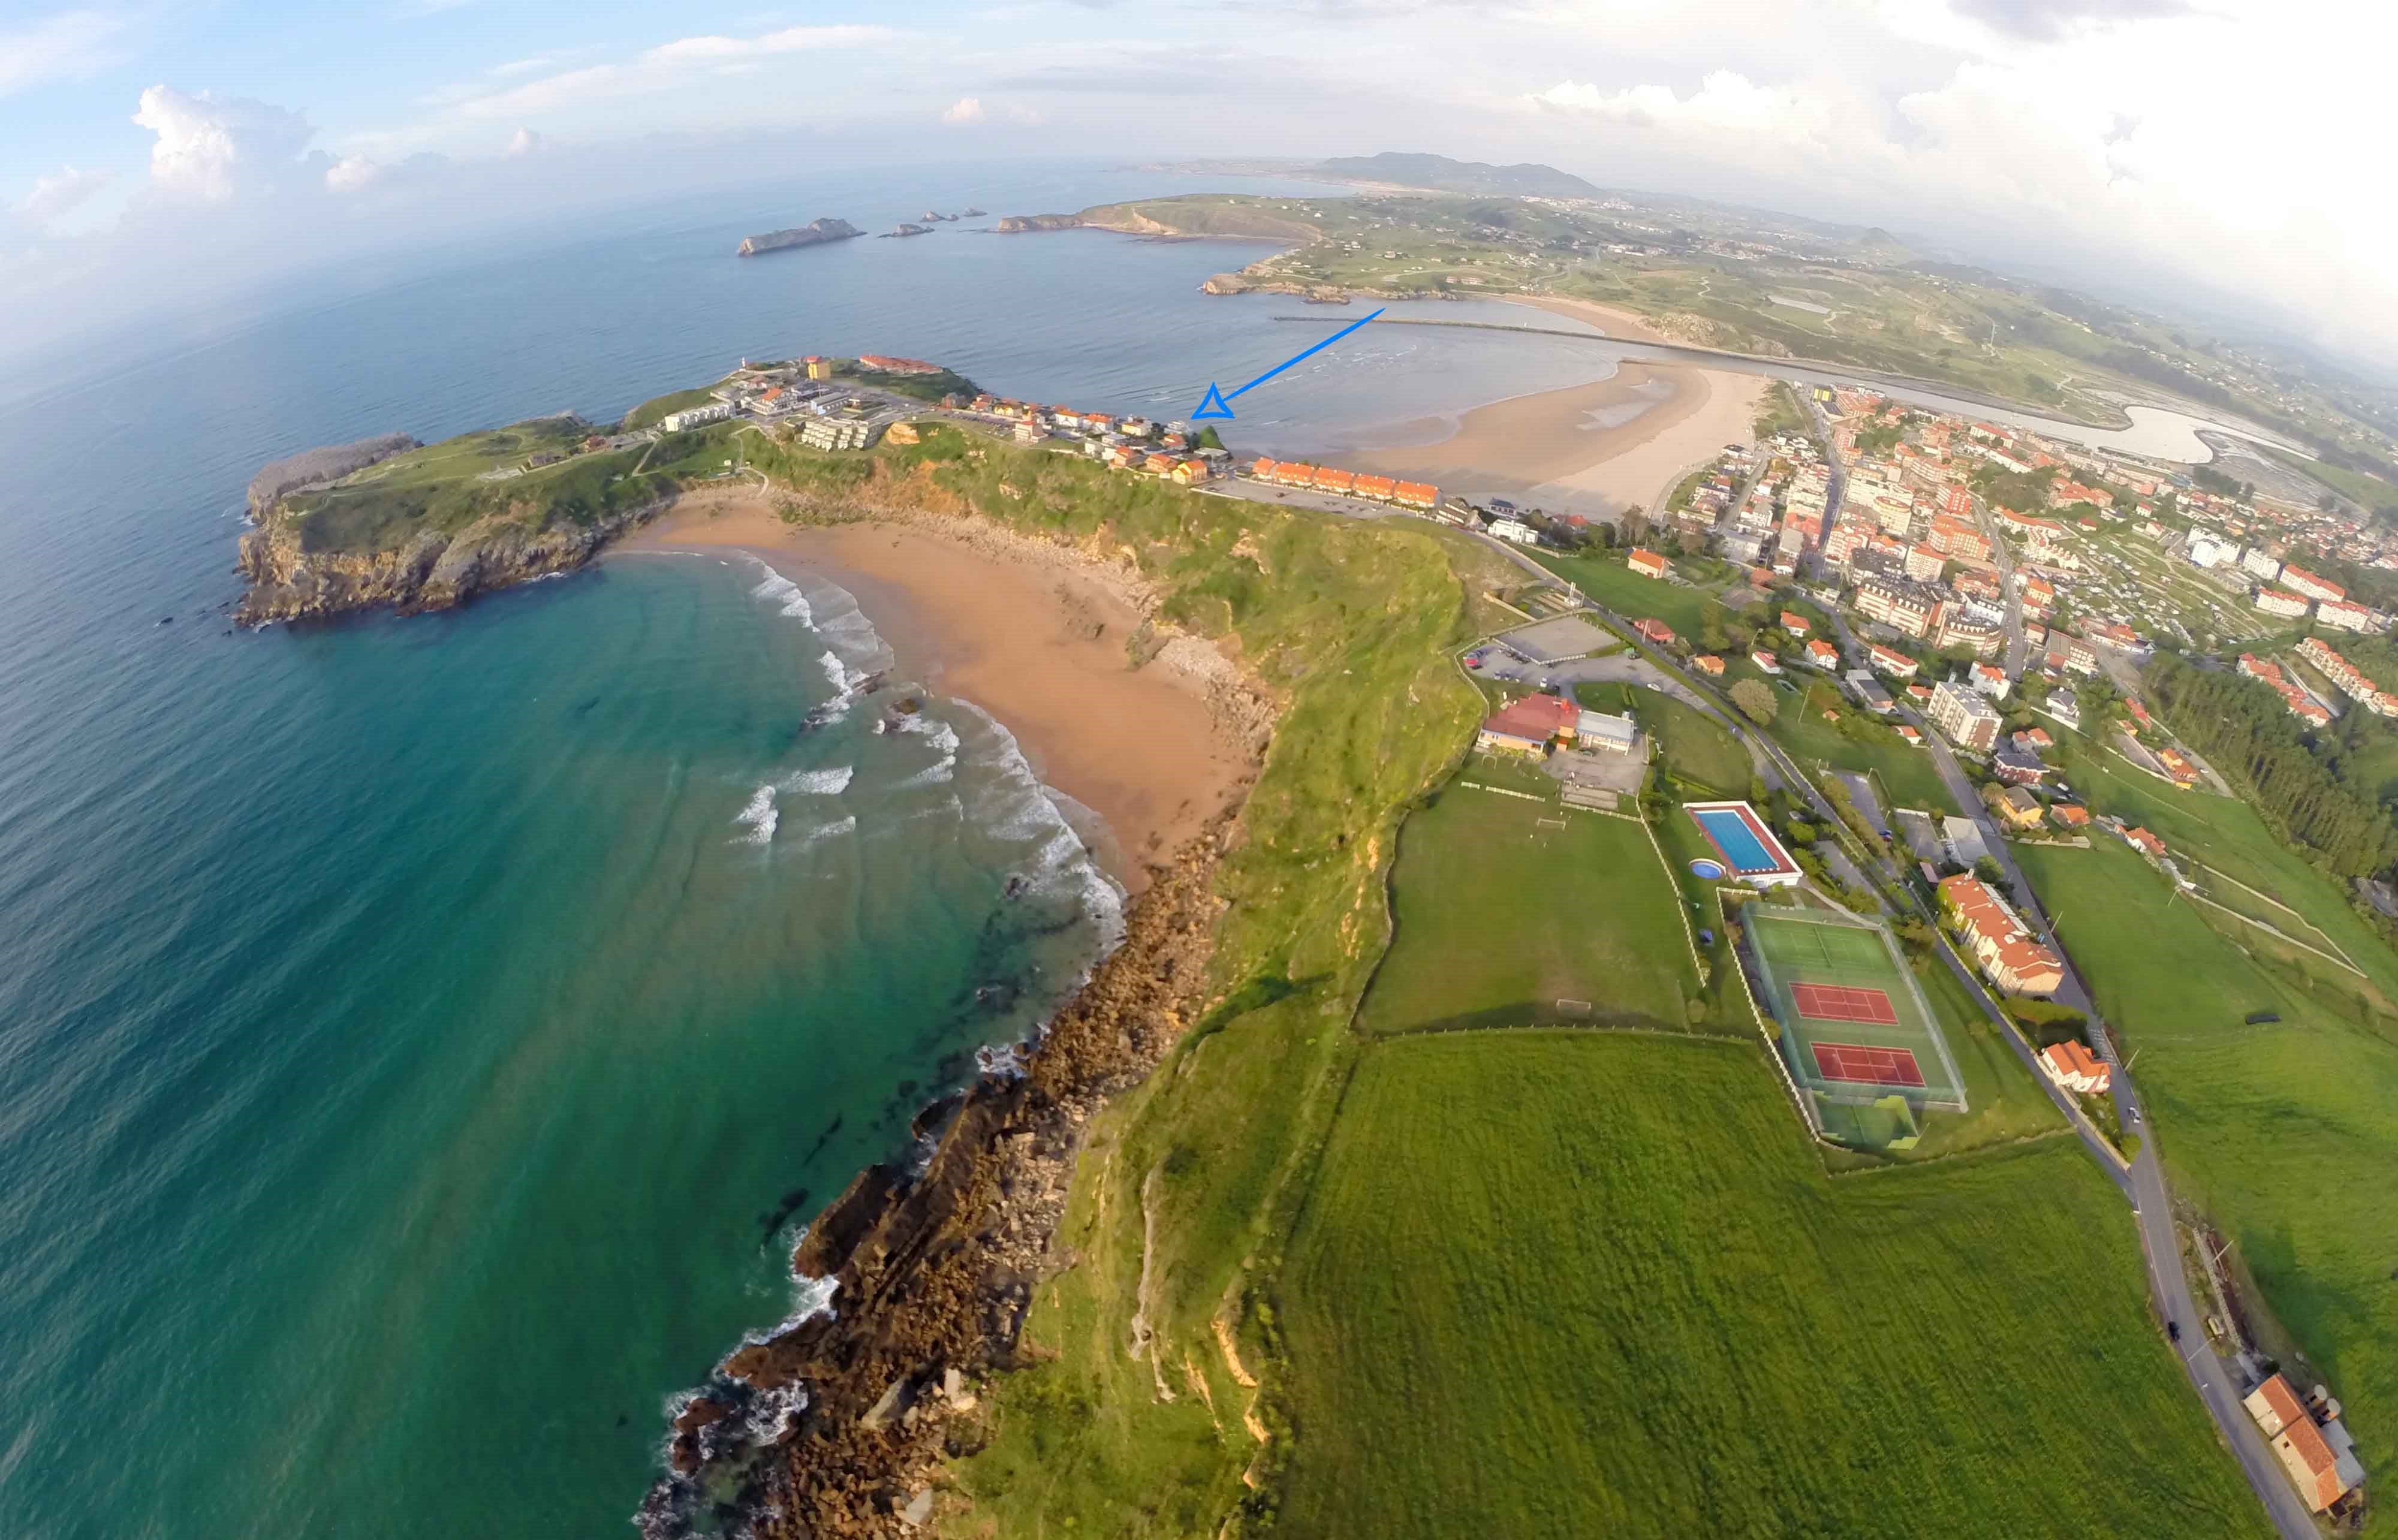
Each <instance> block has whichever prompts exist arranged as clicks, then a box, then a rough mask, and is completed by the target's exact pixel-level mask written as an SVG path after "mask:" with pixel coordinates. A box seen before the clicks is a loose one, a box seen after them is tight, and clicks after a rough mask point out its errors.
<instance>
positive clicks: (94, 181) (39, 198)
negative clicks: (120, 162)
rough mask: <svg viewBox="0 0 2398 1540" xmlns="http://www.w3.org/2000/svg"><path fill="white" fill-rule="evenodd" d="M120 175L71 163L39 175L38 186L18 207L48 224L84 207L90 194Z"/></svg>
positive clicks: (41, 222)
mask: <svg viewBox="0 0 2398 1540" xmlns="http://www.w3.org/2000/svg"><path fill="white" fill-rule="evenodd" d="M115 180H116V179H115V177H114V176H112V175H111V174H110V173H108V172H106V171H78V170H76V169H74V167H72V166H69V167H67V168H65V169H62V170H61V171H59V172H57V173H56V174H54V175H51V176H46V177H35V178H34V190H33V191H32V192H31V193H28V194H27V195H25V201H24V202H22V203H20V204H19V205H17V211H18V212H19V213H20V214H22V215H24V216H25V218H26V219H28V220H30V221H31V222H33V223H35V224H47V223H49V222H50V221H52V220H54V219H59V218H61V217H63V216H64V215H66V214H68V213H70V212H72V211H73V210H74V209H78V208H81V207H82V206H83V204H84V203H85V202H86V200H88V198H90V196H92V195H93V194H94V193H97V192H99V191H100V190H101V188H102V187H105V186H107V185H108V184H109V183H110V182H114V181H115Z"/></svg>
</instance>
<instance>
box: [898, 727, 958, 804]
mask: <svg viewBox="0 0 2398 1540" xmlns="http://www.w3.org/2000/svg"><path fill="white" fill-rule="evenodd" d="M899 730H900V731H901V732H903V733H913V734H915V735H917V736H919V737H922V738H923V739H924V740H925V741H926V742H928V743H930V744H931V745H932V746H933V748H934V749H935V750H937V751H938V752H939V754H940V756H941V757H940V758H939V759H938V760H937V761H936V762H935V763H931V764H928V765H926V766H925V767H924V768H923V769H922V770H919V771H917V772H916V773H915V774H914V775H912V776H909V777H907V778H906V779H905V780H902V781H900V782H899V783H898V785H897V786H896V788H895V790H901V791H905V790H909V789H910V788H913V787H918V786H937V785H939V784H941V783H942V782H944V781H947V780H949V779H950V778H951V777H954V776H956V774H957V773H958V730H957V729H956V728H954V727H952V726H950V724H949V723H946V722H942V721H939V720H938V719H936V718H934V717H929V716H926V715H925V714H924V713H923V712H921V711H919V712H918V713H916V714H915V715H914V716H911V717H902V718H900V719H899Z"/></svg>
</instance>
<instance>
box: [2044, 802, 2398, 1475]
mask: <svg viewBox="0 0 2398 1540" xmlns="http://www.w3.org/2000/svg"><path fill="white" fill-rule="evenodd" d="M2016 855H2017V858H2019V859H2020V860H2021V861H2022V863H2023V866H2024V871H2025V873H2026V875H2027V876H2028V877H2029V878H2030V879H2031V881H2032V883H2033V885H2035V886H2036V887H2038V888H2039V890H2040V892H2041V896H2042V898H2043V899H2044V901H2045V902H2046V903H2047V904H2048V905H2049V907H2050V910H2051V912H2054V913H2057V914H2060V915H2061V917H2062V921H2061V929H2060V935H2061V936H2062V938H2063V939H2064V942H2065V945H2066V948H2067V950H2068V951H2069V952H2072V954H2073V957H2074V961H2075V962H2076V963H2077V964H2078V965H2079V966H2081V969H2082V971H2083V973H2084V974H2085V975H2086V976H2087V978H2088V979H2089V980H2090V984H2091V988H2092V989H2093V990H2095V992H2096V993H2097V999H2098V1006H2099V1009H2100V1010H2101V1011H2102V1012H2103V1013H2104V1014H2105V1016H2106V1017H2107V1019H2108V1021H2109V1022H2111V1023H2112V1024H2113V1025H2114V1027H2115V1029H2116V1031H2117V1033H2118V1034H2119V1036H2120V1039H2121V1042H2122V1047H2123V1048H2124V1050H2125V1051H2126V1052H2134V1051H2136V1052H2137V1053H2138V1054H2139V1056H2140V1057H2139V1071H2138V1073H2139V1080H2140V1086H2141V1087H2142V1089H2143V1090H2144V1091H2145V1092H2146V1094H2147V1101H2148V1106H2149V1118H2150V1121H2151V1123H2152V1124H2153V1126H2154V1131H2155V1136H2156V1138H2157V1139H2158V1141H2159V1153H2160V1154H2161V1155H2162V1156H2163V1157H2164V1159H2165V1161H2166V1163H2167V1165H2168V1166H2169V1167H2170V1168H2171V1169H2172V1170H2173V1172H2174V1175H2175V1178H2176V1183H2177V1185H2178V1186H2179V1187H2180V1188H2181V1190H2182V1191H2183V1192H2184V1193H2185V1194H2186V1196H2190V1197H2192V1198H2194V1199H2196V1200H2197V1201H2198V1202H2200V1203H2201V1204H2203V1206H2204V1208H2205V1209H2207V1210H2208V1212H2209V1213H2210V1214H2211V1215H2212V1217H2213V1218H2214V1219H2215V1220H2216V1223H2218V1224H2219V1225H2220V1226H2221V1227H2222V1229H2223V1231H2224V1233H2225V1234H2226V1235H2227V1236H2230V1237H2231V1238H2232V1239H2233V1240H2234V1241H2235V1242H2236V1243H2237V1244H2238V1246H2239V1248H2240V1251H2241V1254H2242V1256H2243V1259H2244V1260H2245V1262H2246V1263H2247V1265H2248V1267H2249V1270H2250V1272H2251V1273H2252V1274H2253V1275H2254V1276H2255V1277H2256V1279H2257V1282H2258V1284H2259V1285H2260V1286H2261V1287H2262V1288H2263V1290H2265V1294H2266V1297H2267V1301H2268V1303H2269V1304H2270V1307H2271V1310H2272V1312H2273V1314H2275V1315H2276V1316H2278V1317H2279V1318H2280V1320H2281V1322H2282V1324H2283V1326H2285V1327H2286V1328H2287V1329H2288V1330H2289V1331H2290V1332H2291V1333H2292V1335H2293V1336H2294V1337H2295V1339H2296V1341H2297V1344H2298V1345H2299V1346H2300V1347H2302V1348H2303V1349H2304V1350H2305V1352H2306V1353H2307V1355H2308V1357H2309V1358H2310V1359H2312V1360H2313V1362H2314V1363H2315V1364H2316V1365H2317V1366H2318V1367H2319V1369H2320V1371H2322V1373H2323V1375H2324V1379H2325V1381H2326V1383H2328V1384H2329V1385H2331V1386H2332V1388H2333V1390H2334V1391H2335V1393H2337V1395H2338V1396H2340V1397H2341V1398H2343V1399H2344V1400H2345V1401H2347V1403H2348V1405H2349V1409H2350V1417H2349V1425H2350V1426H2351V1428H2352V1429H2353V1430H2354V1431H2355V1432H2356V1435H2357V1438H2358V1440H2359V1443H2360V1445H2361V1450H2360V1452H2361V1455H2362V1457H2363V1459H2364V1462H2365V1464H2366V1466H2368V1468H2369V1467H2371V1466H2374V1465H2375V1464H2376V1463H2377V1462H2386V1461H2388V1460H2389V1459H2391V1457H2392V1455H2393V1453H2398V1281H2393V1279H2392V1277H2391V1267H2392V1265H2393V1263H2398V1256H2393V1254H2392V1251H2391V1236H2398V1192H2393V1190H2392V1189H2391V1184H2390V1183H2389V1182H2383V1181H2379V1180H2378V1179H2377V1178H2376V1177H2374V1176H2371V1175H2368V1173H2378V1172H2387V1171H2389V1170H2391V1169H2394V1168H2398V1041H2393V1039H2392V1037H2391V1028H2390V1023H2389V1021H2388V1019H2387V1018H2384V1017H2367V1016H2366V1015H2364V1013H2363V1012H2362V1011H2361V1010H2360V1009H2359V1007H2358V1006H2357V1003H2356V1000H2355V997H2354V995H2353V993H2351V991H2352V989H2353V987H2354V985H2353V980H2352V979H2351V984H2350V985H2349V987H2348V988H2347V989H2342V988H2341V987H2340V986H2337V985H2335V984H2333V983H2330V982H2328V981H2322V982H2316V983H2313V984H2312V985H2311V986H2310V983H2309V982H2308V979H2307V976H2306V975H2303V974H2299V973H2297V971H2296V970H2294V969H2289V968H2284V967H2280V966H2274V965H2273V964H2272V963H2270V960H2269V958H2268V956H2267V954H2266V953H2265V952H2264V951H2263V950H2262V949H2259V950H2258V951H2257V952H2256V953H2255V954H2253V955H2252V954H2250V953H2245V952H2242V951H2241V950H2240V949H2239V947H2238V946H2236V945H2235V944H2234V943H2233V942H2232V941H2230V939H2226V937H2225V936H2223V935H2222V934H2220V933H2218V932H2217V931H2216V930H2215V929H2214V928H2212V927H2211V926H2210V925H2208V924H2207V922H2206V920H2205V919H2204V918H2203V914H2202V912H2200V911H2199V910H2198V909H2196V908H2195V907H2194V906H2192V905H2190V904H2188V903H2184V902H2178V901H2174V900H2173V899H2172V897H2171V890H2170V888H2169V887H2168V885H2167V884H2166V881H2165V879H2164V878H2163V877H2162V876H2161V875H2159V874H2158V873H2156V872H2154V871H2151V870H2149V867H2148V866H2147V865H2146V864H2144V863H2143V862H2142V861H2141V860H2140V859H2139V858H2137V857H2136V856H2135V855H2134V854H2133V853H2132V852H2131V851H2129V850H2128V849H2125V848H2122V847H2121V846H2119V845H2112V844H2099V845H2097V846H2096V847H2095V848H2093V849H2090V850H2072V849H2062V848H2056V849H2049V848H2035V847H2029V846H2026V847H2020V848H2018V850H2017V852H2016ZM2382 954H2383V955H2385V956H2386V954H2387V953H2386V949H2383V953H2382ZM2258 1010H2270V1011H2274V1012H2276V1013H2278V1014H2279V1015H2280V1017H2281V1020H2280V1022H2279V1023H2277V1024H2271V1025H2261V1026H2253V1027H2252V1026H2248V1025H2246V1024H2245V1023H2244V1020H2243V1019H2244V1018H2245V1017H2246V1016H2247V1015H2248V1014H2249V1013H2250V1012H2252V1011H2258Z"/></svg>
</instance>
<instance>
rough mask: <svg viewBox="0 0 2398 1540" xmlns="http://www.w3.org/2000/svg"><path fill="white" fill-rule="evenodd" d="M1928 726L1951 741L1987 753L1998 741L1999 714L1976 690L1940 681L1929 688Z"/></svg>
mask: <svg viewBox="0 0 2398 1540" xmlns="http://www.w3.org/2000/svg"><path fill="white" fill-rule="evenodd" d="M1930 715H1931V718H1932V724H1933V726H1934V727H1937V728H1939V729H1940V730H1941V731H1942V732H1944V733H1946V734H1947V735H1948V737H1949V740H1950V741H1951V742H1954V743H1957V744H1960V745H1961V746H1963V747H1964V748H1967V749H1971V750H1974V751H1976V752H1978V753H1987V752H1989V750H1990V748H1991V746H1992V745H1993V744H1995V743H1997V742H1998V740H1999V713H1998V711H1997V709H1995V708H1993V707H1992V706H1991V705H1990V703H1989V700H1988V698H1987V696H1983V695H1982V693H1981V692H1980V691H1978V690H1974V689H1971V688H1969V687H1967V686H1965V685H1961V684H1959V683H1956V682H1953V681H1950V680H1942V681H1941V682H1939V683H1938V684H1935V685H1933V688H1932V709H1931V712H1930Z"/></svg>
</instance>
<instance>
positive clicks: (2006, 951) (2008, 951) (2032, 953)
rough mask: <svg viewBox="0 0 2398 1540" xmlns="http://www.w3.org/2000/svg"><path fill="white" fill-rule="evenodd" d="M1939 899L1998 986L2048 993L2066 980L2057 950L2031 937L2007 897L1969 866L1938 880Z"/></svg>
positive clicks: (2052, 991)
mask: <svg viewBox="0 0 2398 1540" xmlns="http://www.w3.org/2000/svg"><path fill="white" fill-rule="evenodd" d="M1940 898H1941V901H1942V902H1943V903H1945V904H1947V906H1948V907H1949V908H1951V909H1952V910H1954V911H1955V912H1956V915H1957V926H1958V931H1959V933H1960V935H1961V936H1962V937H1963V938H1964V940H1965V945H1966V949H1967V950H1968V951H1970V952H1973V954H1974V961H1975V962H1977V963H1979V964H1980V965H1981V966H1982V971H1983V972H1984V973H1986V974H1987V975H1989V978H1990V981H1991V982H1992V983H1994V984H1996V985H1998V986H1999V987H2000V988H2001V989H2003V990H2009V991H2012V992H2013V993H2017V994H2051V993H2055V990H2056V986H2057V985H2058V984H2060V983H2063V982H2064V981H2065V966H2064V964H2062V963H2061V962H2059V961H2058V960H2057V955H2056V953H2054V952H2051V951H2049V950H2048V948H2046V947H2044V946H2042V945H2041V943H2040V942H2038V941H2036V940H2034V939H2032V935H2031V932H2030V930H2029V929H2028V928H2027V927H2026V926H2025V925H2024V923H2023V922H2022V921H2021V920H2019V919H2017V918H2015V912H2014V910H2012V909H2010V908H2008V907H2007V901H2006V900H2005V899H2004V898H2000V897H1999V896H1998V894H1996V893H1994V892H1992V891H1991V889H1990V887H1989V885H1988V884H1987V883H1985V882H1983V881H1982V880H1981V879H1980V878H1979V877H1976V876H1974V875H1973V874H1971V873H1970V872H1960V873H1959V874H1958V875H1956V876H1954V877H1948V878H1945V879H1943V880H1942V882H1941V884H1940Z"/></svg>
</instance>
